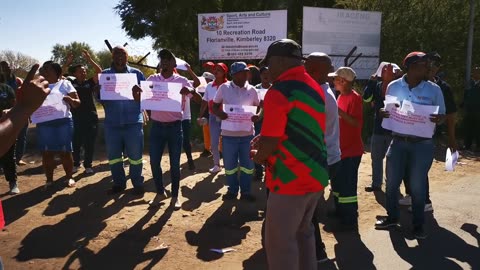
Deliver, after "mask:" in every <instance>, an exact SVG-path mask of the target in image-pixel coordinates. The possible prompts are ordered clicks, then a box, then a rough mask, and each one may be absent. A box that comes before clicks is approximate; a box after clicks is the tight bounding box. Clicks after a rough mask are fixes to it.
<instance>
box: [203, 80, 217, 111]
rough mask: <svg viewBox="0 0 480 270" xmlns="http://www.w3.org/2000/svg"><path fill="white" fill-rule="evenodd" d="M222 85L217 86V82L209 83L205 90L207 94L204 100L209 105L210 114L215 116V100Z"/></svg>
mask: <svg viewBox="0 0 480 270" xmlns="http://www.w3.org/2000/svg"><path fill="white" fill-rule="evenodd" d="M220 86H221V85H217V84H215V82H209V83H208V84H207V86H206V88H205V93H204V94H203V97H202V99H203V100H205V101H206V102H207V103H208V112H209V113H211V114H213V111H212V106H213V99H214V98H215V95H216V94H217V90H218V88H219V87H220Z"/></svg>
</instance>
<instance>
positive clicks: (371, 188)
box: [365, 186, 382, 192]
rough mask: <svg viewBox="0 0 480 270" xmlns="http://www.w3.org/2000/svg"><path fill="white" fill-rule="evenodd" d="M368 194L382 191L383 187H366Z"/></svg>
mask: <svg viewBox="0 0 480 270" xmlns="http://www.w3.org/2000/svg"><path fill="white" fill-rule="evenodd" d="M365 191H366V192H374V191H382V188H381V187H374V186H368V187H365Z"/></svg>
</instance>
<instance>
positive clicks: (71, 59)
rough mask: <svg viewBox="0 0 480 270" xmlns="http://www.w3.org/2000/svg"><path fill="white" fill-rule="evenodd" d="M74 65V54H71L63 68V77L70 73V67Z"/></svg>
mask: <svg viewBox="0 0 480 270" xmlns="http://www.w3.org/2000/svg"><path fill="white" fill-rule="evenodd" d="M72 63H73V53H71V52H70V53H69V54H68V55H67V61H65V64H63V66H62V75H63V74H65V73H69V72H68V68H69V67H70V65H71V64H72Z"/></svg>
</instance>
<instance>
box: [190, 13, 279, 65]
mask: <svg viewBox="0 0 480 270" xmlns="http://www.w3.org/2000/svg"><path fill="white" fill-rule="evenodd" d="M286 37H287V11H286V10H265V11H249V12H230V13H209V14H198V42H199V46H198V47H199V56H200V60H220V59H243V60H245V59H262V58H263V57H264V56H265V54H266V53H267V49H268V46H270V44H271V43H272V42H273V41H275V40H279V39H282V38H286Z"/></svg>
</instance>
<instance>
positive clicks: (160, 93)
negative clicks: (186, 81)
mask: <svg viewBox="0 0 480 270" xmlns="http://www.w3.org/2000/svg"><path fill="white" fill-rule="evenodd" d="M140 87H141V88H142V97H141V100H140V108H141V109H142V110H152V111H167V112H182V95H181V94H180V90H181V89H182V84H181V83H168V82H152V81H142V82H140Z"/></svg>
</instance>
